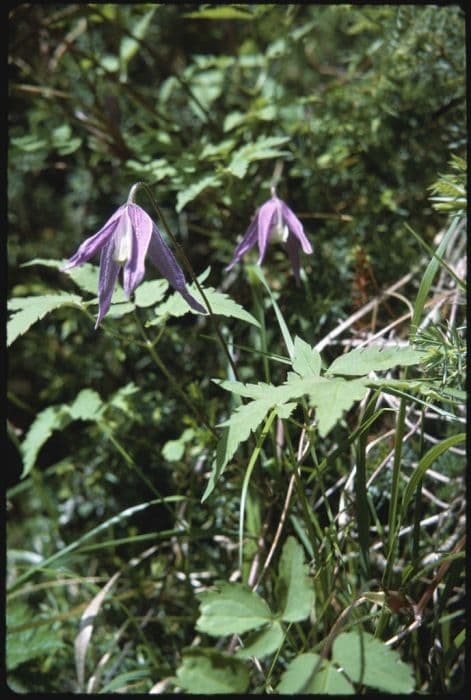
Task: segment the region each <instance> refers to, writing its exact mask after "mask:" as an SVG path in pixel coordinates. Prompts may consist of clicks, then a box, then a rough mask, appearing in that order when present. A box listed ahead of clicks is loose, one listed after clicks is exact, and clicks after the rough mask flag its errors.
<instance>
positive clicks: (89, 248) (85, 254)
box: [61, 204, 126, 272]
mask: <svg viewBox="0 0 471 700" xmlns="http://www.w3.org/2000/svg"><path fill="white" fill-rule="evenodd" d="M125 206H126V205H125V204H123V206H121V207H119V209H117V210H116V211H115V213H114V214H113V215H112V216H110V218H109V219H108V221H107V222H106V224H105V225H104V226H103V227H102V228H101V229H100V230H99V231H98V232H97V233H95V234H94V235H93V236H90V238H87V239H86V240H85V241H84V242H83V243H82V244H81V245H80V246H79V247H78V249H77V251H76V252H75V253H74V254H73V255H72V257H71V258H69V260H68V261H67V262H66V263H65V265H64V266H63V267H62V268H61V272H66V271H67V270H70V269H71V268H72V267H75V266H76V265H82V264H83V263H84V262H87V260H89V259H90V258H91V257H92V256H93V255H95V253H96V252H97V251H99V250H100V248H102V247H103V246H104V245H105V243H106V242H107V241H108V240H109V239H110V238H111V237H112V236H113V233H114V230H115V228H116V225H117V223H118V220H119V217H120V216H121V215H122V213H123V210H124V207H125Z"/></svg>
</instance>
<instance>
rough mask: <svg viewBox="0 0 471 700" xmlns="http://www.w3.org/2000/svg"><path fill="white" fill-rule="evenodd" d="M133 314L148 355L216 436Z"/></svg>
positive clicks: (137, 316) (186, 403)
mask: <svg viewBox="0 0 471 700" xmlns="http://www.w3.org/2000/svg"><path fill="white" fill-rule="evenodd" d="M134 316H135V318H136V321H137V325H138V327H139V331H140V333H141V335H142V337H143V339H144V343H143V345H144V347H145V348H146V350H147V351H148V353H149V355H150V356H151V357H152V359H153V361H154V362H155V364H156V365H157V367H158V368H159V369H160V371H161V372H162V374H163V375H164V376H165V378H166V379H167V381H168V382H169V384H170V385H171V387H172V389H173V390H174V391H175V393H177V394H178V396H179V397H180V398H181V399H182V401H183V402H184V403H185V405H186V406H188V408H189V409H190V410H191V412H192V413H194V414H195V415H196V416H197V418H198V419H199V420H200V421H201V422H202V423H203V424H204V425H205V426H206V427H207V428H208V430H210V431H211V433H212V434H213V435H214V436H215V437H216V438H218V437H219V436H218V434H217V432H216V430H215V429H214V428H213V426H212V425H211V424H210V423H209V422H208V420H207V419H206V417H205V416H204V415H203V414H202V413H201V411H200V409H199V408H198V406H195V404H193V402H192V401H190V399H189V398H188V395H187V394H185V392H184V391H183V389H182V388H181V386H180V385H179V383H178V382H177V380H176V379H175V377H174V376H173V374H172V373H171V372H170V370H169V369H168V368H167V366H166V365H165V364H164V362H163V361H162V359H161V358H160V355H159V354H158V352H157V350H156V349H155V347H154V344H153V343H152V342H151V340H150V339H149V338H148V336H147V333H146V331H145V328H144V326H143V325H142V321H141V319H140V318H139V314H138V313H137V312H135V313H134Z"/></svg>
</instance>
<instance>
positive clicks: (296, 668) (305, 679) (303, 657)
mask: <svg viewBox="0 0 471 700" xmlns="http://www.w3.org/2000/svg"><path fill="white" fill-rule="evenodd" d="M276 690H277V692H278V693H279V694H280V695H307V694H315V695H321V694H327V695H353V694H354V692H355V691H354V689H353V686H352V685H351V683H349V682H348V681H347V680H346V678H345V677H344V676H343V675H342V674H341V673H340V671H338V669H336V668H335V667H334V666H332V664H330V663H329V662H328V661H321V657H320V656H318V654H314V653H310V652H309V653H307V654H300V655H299V656H297V657H296V658H295V659H293V660H292V661H291V662H290V664H289V666H288V668H287V669H286V671H284V673H283V675H282V676H281V681H280V683H279V685H278V687H277V689H276Z"/></svg>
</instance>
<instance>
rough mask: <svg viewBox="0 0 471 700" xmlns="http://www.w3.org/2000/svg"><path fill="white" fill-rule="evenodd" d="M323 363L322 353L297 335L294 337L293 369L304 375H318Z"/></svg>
mask: <svg viewBox="0 0 471 700" xmlns="http://www.w3.org/2000/svg"><path fill="white" fill-rule="evenodd" d="M321 365H322V361H321V356H320V353H319V352H318V351H317V350H316V349H315V348H312V347H311V346H310V345H309V344H308V343H306V342H305V341H304V340H302V339H301V338H298V336H296V337H295V339H294V356H293V370H294V371H295V372H297V373H298V374H300V375H301V376H302V377H306V376H307V377H312V376H314V377H318V376H319V374H320V371H321Z"/></svg>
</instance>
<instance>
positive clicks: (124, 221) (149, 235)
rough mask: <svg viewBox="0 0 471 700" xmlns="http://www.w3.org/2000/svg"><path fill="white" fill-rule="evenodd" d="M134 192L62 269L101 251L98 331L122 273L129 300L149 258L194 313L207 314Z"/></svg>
mask: <svg viewBox="0 0 471 700" xmlns="http://www.w3.org/2000/svg"><path fill="white" fill-rule="evenodd" d="M135 189H136V186H135V185H134V186H133V187H132V188H131V191H130V193H129V197H128V201H127V203H126V204H123V205H122V206H121V207H119V209H117V210H116V211H115V213H114V214H113V215H112V216H111V217H110V218H109V219H108V221H107V222H106V223H105V225H104V226H103V227H102V228H101V229H100V230H99V231H98V232H97V233H95V234H94V235H93V236H90V238H87V239H86V240H85V241H84V242H83V243H82V244H81V245H80V246H79V248H78V250H77V251H76V252H75V253H74V255H72V257H71V258H70V259H69V260H68V261H67V263H66V264H65V265H64V266H63V267H62V268H61V270H62V272H65V271H67V270H70V269H71V268H73V267H76V266H77V265H82V264H83V263H84V262H87V260H89V259H90V258H91V257H92V256H93V255H94V254H95V253H97V252H98V251H101V255H100V277H99V281H98V300H99V306H98V316H97V320H96V324H95V328H98V325H99V324H100V322H101V320H102V319H103V317H104V316H105V314H106V312H107V311H108V309H109V308H110V304H111V298H112V296H113V292H114V288H115V285H116V280H117V278H118V273H119V271H120V269H121V268H122V269H123V288H124V293H125V294H126V296H127V297H128V298H129V297H130V296H131V294H132V293H133V291H134V290H135V289H136V287H137V285H138V284H139V283H140V282H141V280H142V278H143V276H144V271H145V257H146V255H148V256H149V258H150V259H151V261H152V263H153V264H154V265H155V267H156V268H157V269H158V270H159V272H160V273H161V275H162V276H163V277H165V278H166V279H167V280H168V282H169V283H170V284H171V286H172V287H173V288H174V289H176V290H177V292H180V294H181V295H182V297H183V298H184V299H185V300H186V301H187V302H188V304H189V305H190V306H191V307H192V308H193V309H195V311H199V312H200V313H203V314H205V313H207V311H206V309H205V308H204V306H202V305H201V304H200V303H199V302H198V301H196V299H195V298H194V297H193V296H192V295H191V294H190V292H189V291H188V289H187V287H186V282H185V276H184V274H183V272H182V269H181V267H180V266H179V264H178V263H177V261H176V259H175V257H174V255H173V253H172V251H171V250H170V248H169V247H168V245H167V244H166V242H165V241H164V239H163V238H162V234H161V233H160V231H159V229H158V228H157V226H156V225H155V224H154V222H153V221H152V219H151V218H150V216H149V215H148V214H147V213H146V212H145V211H144V209H142V208H141V207H140V206H139V205H137V204H134V201H133V195H134V192H135Z"/></svg>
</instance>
